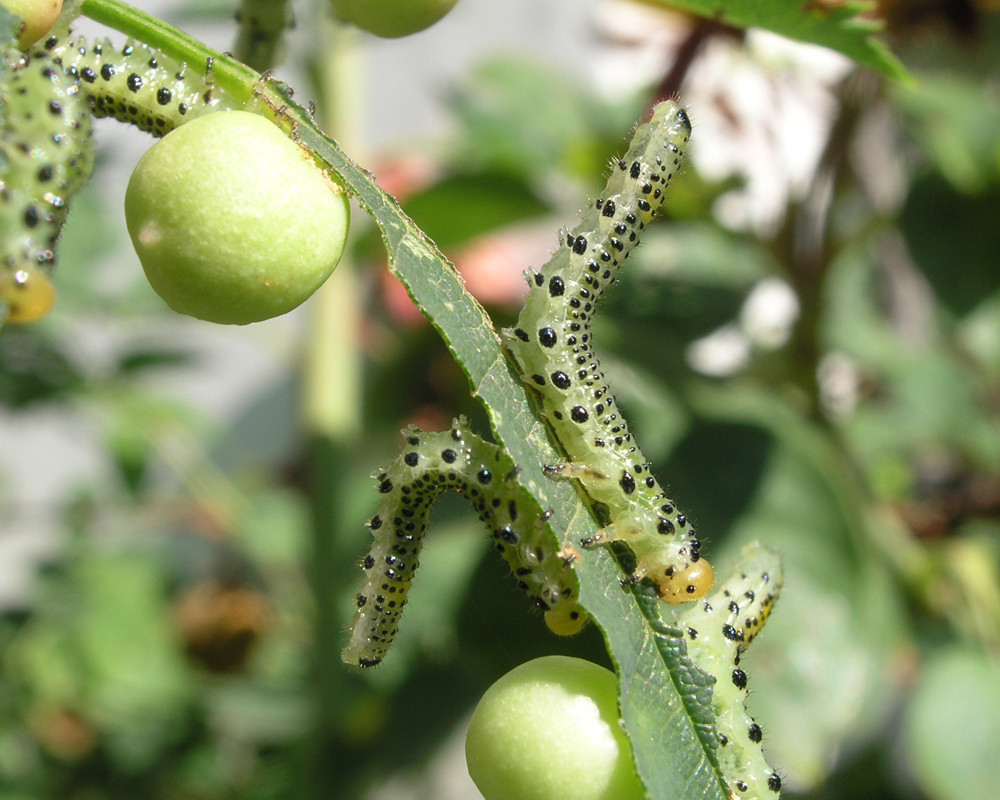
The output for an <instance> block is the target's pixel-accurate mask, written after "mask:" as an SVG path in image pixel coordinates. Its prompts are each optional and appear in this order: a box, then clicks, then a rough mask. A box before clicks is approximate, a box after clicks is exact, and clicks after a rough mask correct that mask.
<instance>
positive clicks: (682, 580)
mask: <svg viewBox="0 0 1000 800" xmlns="http://www.w3.org/2000/svg"><path fill="white" fill-rule="evenodd" d="M690 134H691V124H690V121H689V119H688V116H687V114H686V113H685V111H684V110H683V109H681V108H679V107H678V106H676V105H675V104H674V103H672V102H664V103H660V104H659V105H657V106H656V108H655V109H654V110H653V113H652V116H651V118H650V120H649V121H648V122H646V123H644V124H642V125H639V126H638V128H637V129H636V131H635V133H634V135H633V137H632V141H631V143H630V145H629V148H628V151H627V152H626V154H625V155H624V156H623V157H622V158H621V159H619V160H617V161H615V162H614V163H613V164H612V169H611V175H610V177H609V179H608V182H607V186H606V187H605V189H604V191H603V192H602V193H601V195H600V197H598V198H597V199H596V200H594V201H593V202H592V203H591V204H590V205H589V206H588V207H587V209H585V211H584V214H583V218H582V220H581V221H580V223H579V224H578V225H577V226H576V227H575V228H574V229H573V230H564V231H563V232H562V233H561V234H560V242H559V247H558V249H557V250H556V252H555V253H554V254H553V256H552V258H551V259H550V260H549V261H548V263H546V264H545V265H544V266H543V267H541V268H540V269H538V270H537V271H531V272H529V273H528V283H529V287H530V288H529V292H528V297H527V299H526V302H525V306H524V309H523V310H522V312H521V314H520V316H519V318H518V321H517V324H516V326H515V327H513V328H511V329H508V330H505V331H504V338H505V342H506V344H507V346H508V348H509V350H510V353H511V355H512V356H513V358H514V361H515V362H516V365H517V368H518V371H519V373H520V374H521V376H522V378H523V380H524V381H525V382H526V383H527V384H528V385H529V386H531V387H532V389H533V390H534V391H535V392H536V394H537V395H538V396H539V398H540V407H541V412H542V415H543V416H544V418H545V420H546V421H547V422H548V424H549V426H550V428H551V430H552V432H553V433H554V435H555V436H556V438H557V439H558V441H559V444H560V445H561V447H562V449H563V451H564V452H565V454H566V456H567V458H566V461H564V462H562V463H559V464H554V465H550V466H547V467H546V470H547V471H548V472H549V473H550V474H551V475H552V476H553V478H563V479H572V480H577V481H579V482H580V484H581V485H582V487H583V489H584V491H585V492H586V494H587V496H588V497H589V498H590V499H591V500H592V501H593V502H595V503H599V504H601V505H603V506H604V507H605V508H606V509H607V512H608V518H609V520H610V522H609V523H608V524H607V525H606V526H605V527H603V528H601V529H600V530H599V531H597V532H596V533H594V534H592V535H590V536H587V537H585V538H582V539H581V540H580V544H581V546H583V547H595V546H599V545H606V544H609V543H612V542H621V543H623V544H625V545H626V546H627V547H628V548H629V550H630V551H631V552H632V554H633V555H634V557H635V566H634V569H633V571H632V572H631V573H630V574H629V575H627V576H625V577H624V579H623V580H622V583H623V585H629V584H635V583H640V582H644V583H648V584H651V585H652V586H654V587H655V589H656V592H657V594H658V595H659V597H660V598H662V599H663V600H664V601H666V602H667V603H669V604H677V605H679V604H683V603H687V602H690V601H693V600H701V602H699V603H697V604H695V605H693V606H691V607H690V608H688V609H686V610H684V611H682V613H681V614H680V617H679V620H680V624H681V627H682V629H683V630H684V631H686V633H687V641H688V652H689V655H690V657H691V659H692V661H693V662H694V664H695V665H696V666H698V667H699V668H700V669H702V670H703V671H705V672H706V673H708V674H709V675H711V676H712V677H713V678H714V679H715V684H714V687H713V710H714V712H715V714H716V720H717V721H716V733H717V736H718V740H717V744H718V748H717V751H716V753H717V757H718V762H719V766H720V769H721V771H722V773H723V776H724V778H725V780H726V783H727V786H728V789H729V791H730V793H731V795H732V796H733V797H739V798H742V799H743V800H761V799H762V798H773V797H776V796H777V794H778V793H779V792H780V788H781V779H780V777H779V776H778V775H777V773H775V772H774V771H773V770H772V769H771V768H770V767H769V766H768V764H767V762H766V760H765V759H764V756H763V752H762V751H761V747H760V742H761V740H762V738H763V737H762V732H761V729H760V727H759V726H758V725H757V724H756V722H754V721H753V720H752V719H751V718H750V717H749V715H748V714H747V712H746V710H745V707H744V702H743V701H744V700H745V698H746V682H747V678H746V674H745V673H744V672H743V671H742V670H741V669H740V668H739V657H740V654H741V653H742V652H743V650H744V649H745V648H746V646H747V645H748V644H749V643H750V641H751V639H752V638H753V637H754V636H755V635H756V634H757V633H758V631H759V630H760V628H761V626H762V625H763V624H764V621H765V620H766V619H767V617H768V615H769V614H770V611H771V608H772V607H773V605H774V602H775V600H776V599H777V596H778V593H779V592H780V587H781V568H780V563H779V562H778V560H777V558H776V557H775V556H774V555H773V554H771V553H769V552H768V551H766V550H764V549H763V548H761V547H759V546H755V547H754V548H753V549H752V550H748V551H747V552H745V553H744V557H743V560H742V561H741V564H740V565H739V566H738V567H737V569H736V572H735V573H734V575H733V577H731V578H730V579H729V580H727V581H726V582H724V583H723V585H722V586H721V587H719V588H718V589H717V590H716V591H715V592H714V593H713V594H712V595H711V596H709V597H708V598H706V595H708V593H709V591H710V590H711V589H712V585H713V582H714V572H713V570H712V567H711V566H710V565H709V564H708V562H707V561H706V560H705V559H703V558H702V557H701V543H700V541H699V540H698V538H697V536H696V534H695V530H694V528H693V526H692V525H691V523H690V522H689V521H688V520H687V518H686V516H685V515H684V514H682V513H681V512H680V511H679V510H678V509H677V506H676V504H675V503H674V501H673V500H672V499H670V498H669V497H668V496H667V495H666V493H665V492H664V491H663V489H662V488H661V486H660V484H659V483H658V482H657V480H656V477H655V476H654V475H653V472H652V469H651V466H650V464H649V462H648V461H647V460H646V459H645V457H644V456H643V454H642V451H641V450H640V449H639V446H638V444H637V443H636V442H635V439H634V437H633V435H632V433H631V432H630V431H629V428H628V425H627V423H626V421H625V420H624V418H623V417H622V414H621V412H620V410H619V409H618V406H617V403H616V401H615V398H614V395H613V394H612V392H611V389H610V387H609V386H608V384H607V381H606V380H605V378H604V374H603V372H602V370H601V367H600V362H599V361H598V359H597V357H596V355H595V353H594V350H593V342H592V340H591V329H590V322H591V319H592V318H593V314H594V311H595V309H596V307H597V304H598V302H599V300H600V298H601V297H602V296H603V294H604V292H605V290H606V289H607V288H608V286H610V285H611V284H612V283H613V282H614V281H615V279H616V277H617V274H618V270H619V269H620V268H621V266H622V263H623V262H624V260H625V259H626V258H627V256H628V254H629V253H630V252H631V250H632V249H633V248H634V247H635V246H636V245H637V244H638V242H639V238H640V235H641V233H642V231H643V229H644V228H645V226H646V225H647V224H648V223H649V222H650V221H651V220H652V219H653V217H654V216H655V215H656V213H657V211H658V210H659V209H660V208H661V206H662V205H663V201H664V193H665V190H666V188H667V186H668V184H669V183H670V181H671V179H672V178H673V176H674V175H675V174H676V173H677V170H678V169H679V168H680V165H681V161H682V159H683V155H684V149H685V147H686V145H687V142H688V139H689V137H690ZM404 436H405V437H406V440H407V446H406V448H405V449H404V451H403V454H402V455H401V456H400V457H399V458H398V459H397V460H396V461H395V462H393V464H392V465H390V466H389V467H388V468H387V469H385V470H382V471H380V472H378V473H376V475H375V478H376V480H377V482H378V487H379V491H380V492H381V493H382V494H383V495H384V497H383V502H382V505H381V506H380V508H379V510H378V513H377V514H376V515H375V516H374V517H372V518H371V520H370V521H369V527H370V528H371V530H372V535H373V539H374V542H373V546H372V549H371V551H370V552H369V554H368V556H367V557H366V558H365V559H364V562H363V564H362V566H363V569H364V570H365V573H366V577H365V581H364V584H363V587H362V589H361V591H360V592H359V593H358V596H357V606H358V610H357V615H356V618H355V622H354V625H353V627H352V632H351V638H350V642H349V644H348V645H347V647H346V648H345V649H344V651H343V654H342V656H343V659H344V661H345V662H347V663H349V664H354V665H358V666H362V667H370V666H373V665H375V664H378V663H379V662H381V660H382V659H383V658H384V657H385V654H386V652H387V651H388V649H389V646H390V644H391V642H392V639H393V637H394V636H395V634H396V631H397V629H398V624H399V619H400V615H401V612H402V608H403V606H404V605H405V604H406V598H407V593H408V591H409V588H410V584H411V582H412V580H413V576H414V572H415V570H416V568H417V561H418V557H419V550H420V544H421V540H422V538H423V536H424V534H425V531H426V526H427V519H428V515H429V512H430V507H431V504H432V503H433V501H434V499H435V498H436V497H437V496H438V494H440V493H441V492H444V491H449V490H454V491H458V492H460V493H461V494H463V495H464V496H466V497H467V498H469V499H470V500H471V502H472V504H473V507H474V509H475V510H476V512H477V513H478V514H479V516H480V518H481V519H482V520H483V521H484V522H485V523H486V525H487V527H488V528H489V530H490V532H491V535H492V537H493V539H494V541H495V542H496V546H497V549H498V550H499V551H500V552H501V554H502V555H503V557H504V558H505V559H506V561H507V562H508V564H509V566H510V568H511V571H512V572H513V573H514V575H515V577H516V578H517V580H518V582H519V584H520V586H521V587H522V588H523V589H525V591H527V592H528V594H529V595H530V596H531V597H532V598H533V599H534V602H535V604H536V605H537V606H538V607H539V608H541V609H543V610H544V611H545V621H546V623H547V625H548V626H549V628H550V629H551V630H553V632H555V633H558V634H563V635H569V634H573V633H575V632H577V631H578V630H579V629H580V628H581V627H582V626H583V624H584V623H585V621H586V616H585V613H584V611H583V609H582V608H581V607H580V606H579V605H578V603H577V582H576V578H575V575H574V572H573V569H572V563H573V561H574V560H575V555H576V554H575V552H574V551H573V548H572V547H567V548H563V549H561V550H560V549H559V548H558V546H557V545H556V539H555V537H554V536H553V535H552V533H551V532H550V531H549V529H548V527H547V525H546V524H545V523H546V519H547V517H546V515H539V514H538V513H537V511H535V506H534V504H533V503H532V502H531V501H530V499H529V498H528V496H527V495H526V494H525V493H524V490H522V489H521V488H520V487H519V485H518V484H517V481H516V474H517V468H516V465H514V463H513V461H512V460H511V458H510V456H509V455H508V454H507V453H506V451H505V450H503V449H502V448H500V447H498V446H497V445H495V444H491V443H489V442H486V441H484V440H482V439H480V438H479V437H478V436H475V435H474V434H471V433H469V432H468V431H467V430H465V423H464V422H463V421H458V422H456V423H455V425H454V426H453V427H452V429H451V430H450V431H445V432H443V433H431V434H428V433H424V432H422V431H418V430H417V429H415V428H411V429H409V430H407V431H404ZM703 598H705V599H703Z"/></svg>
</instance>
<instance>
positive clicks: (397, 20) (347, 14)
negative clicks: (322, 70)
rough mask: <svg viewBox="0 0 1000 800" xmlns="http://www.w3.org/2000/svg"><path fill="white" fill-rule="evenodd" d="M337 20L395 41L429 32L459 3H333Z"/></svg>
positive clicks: (392, 0) (398, 0)
mask: <svg viewBox="0 0 1000 800" xmlns="http://www.w3.org/2000/svg"><path fill="white" fill-rule="evenodd" d="M332 2H333V9H334V11H336V12H337V16H339V17H340V18H341V19H345V20H347V21H348V22H353V23H354V24H355V25H357V26H358V27H359V28H361V29H362V30H366V31H368V32H369V33H374V34H375V35H376V36H382V37H384V38H386V39H395V38H397V37H400V36H409V35H410V34H411V33H417V32H418V31H422V30H424V28H429V27H430V26H431V25H433V24H434V23H435V22H437V21H438V20H439V19H441V17H443V16H444V15H445V14H447V13H448V12H449V11H451V9H452V7H453V6H454V5H455V3H456V2H458V0H332Z"/></svg>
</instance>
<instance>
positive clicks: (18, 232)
mask: <svg viewBox="0 0 1000 800" xmlns="http://www.w3.org/2000/svg"><path fill="white" fill-rule="evenodd" d="M93 158H94V143H93V137H92V131H91V123H90V110H89V109H88V107H87V103H86V101H85V99H84V98H83V96H82V94H81V92H80V86H79V81H78V80H77V79H76V78H75V77H74V76H72V75H66V74H65V73H64V71H63V70H62V69H61V68H59V66H58V65H57V64H56V63H55V62H54V60H53V59H52V58H51V56H50V55H49V54H48V53H46V52H44V51H38V50H36V51H34V52H32V53H30V54H28V55H24V54H21V53H20V52H13V51H11V52H8V53H6V54H4V55H3V57H2V60H0V230H2V236H0V305H3V306H6V308H7V312H6V321H8V322H31V321H33V320H35V319H37V318H39V317H41V316H42V315H44V314H45V313H46V312H47V311H48V310H49V308H50V307H51V305H52V303H53V301H54V298H55V292H54V290H53V288H52V284H51V282H50V281H49V279H48V275H47V273H49V272H50V271H51V269H52V266H53V263H54V261H55V244H56V239H57V238H58V236H59V232H60V231H61V229H62V226H63V223H64V222H65V221H66V214H67V211H68V203H69V200H70V198H71V197H72V196H73V194H75V193H76V192H77V191H78V190H79V189H80V187H81V186H82V185H83V184H84V182H85V181H86V179H87V177H89V175H90V172H91V169H92V167H93Z"/></svg>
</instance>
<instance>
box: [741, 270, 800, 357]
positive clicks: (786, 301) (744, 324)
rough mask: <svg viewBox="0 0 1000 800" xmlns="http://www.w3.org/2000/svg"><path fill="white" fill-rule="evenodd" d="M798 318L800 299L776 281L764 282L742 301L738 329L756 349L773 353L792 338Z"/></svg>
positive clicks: (774, 279)
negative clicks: (740, 329) (739, 328)
mask: <svg viewBox="0 0 1000 800" xmlns="http://www.w3.org/2000/svg"><path fill="white" fill-rule="evenodd" d="M798 318H799V298H798V297H797V296H796V294H795V292H794V291H793V290H792V287H791V286H789V285H788V284H787V283H785V282H784V281H783V280H781V279H779V278H765V279H764V280H762V281H761V282H760V283H758V284H757V285H756V286H755V287H754V288H753V291H751V292H750V294H749V295H748V296H747V299H746V300H744V301H743V307H742V308H741V309H740V327H741V328H742V329H743V332H744V333H745V334H746V336H747V338H748V339H749V340H750V341H751V343H753V345H754V346H755V347H759V348H760V349H762V350H776V349H777V348H779V347H781V346H782V345H783V344H785V342H787V341H788V338H789V337H790V336H791V335H792V326H793V325H794V324H795V321H796V320H797V319H798Z"/></svg>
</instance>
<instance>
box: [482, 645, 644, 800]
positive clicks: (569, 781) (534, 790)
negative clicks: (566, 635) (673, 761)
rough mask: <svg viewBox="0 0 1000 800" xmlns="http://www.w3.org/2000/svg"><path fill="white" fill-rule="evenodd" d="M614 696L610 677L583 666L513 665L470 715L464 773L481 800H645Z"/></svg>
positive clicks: (565, 662) (547, 660)
mask: <svg viewBox="0 0 1000 800" xmlns="http://www.w3.org/2000/svg"><path fill="white" fill-rule="evenodd" d="M617 697H618V695H617V681H616V679H615V676H614V674H613V673H611V672H609V671H608V670H606V669H604V668H603V667H599V666H597V665H596V664H592V663H590V662H589V661H583V660H581V659H578V658H569V657H566V656H546V657H544V658H537V659H535V660H534V661H529V662H527V663H526V664H522V665H521V666H519V667H516V668H515V669H513V670H512V671H510V672H508V673H507V674H506V675H504V676H503V677H502V678H500V680H498V681H497V682H496V683H494V684H493V685H492V686H491V687H490V688H489V689H488V690H487V691H486V694H484V695H483V698H482V700H480V701H479V705H478V706H476V710H475V712H474V713H473V715H472V720H471V722H470V723H469V731H468V733H467V734H466V739H465V758H466V762H467V764H468V767H469V775H470V776H472V780H473V781H474V782H475V784H476V786H477V787H478V788H479V791H480V792H482V795H483V797H485V798H486V800H644V798H645V796H646V795H645V792H644V791H643V788H642V785H641V784H640V782H639V778H638V777H637V775H636V772H635V767H634V766H633V764H632V756H631V752H630V750H629V745H628V742H627V741H626V739H625V735H624V733H622V730H621V727H620V726H619V724H618V699H617Z"/></svg>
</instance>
